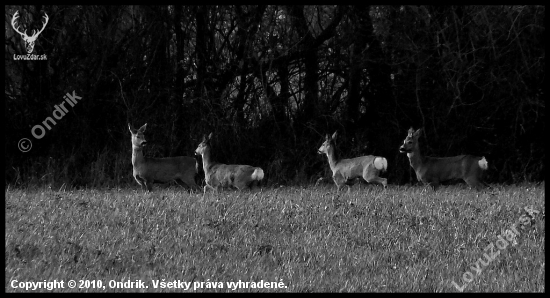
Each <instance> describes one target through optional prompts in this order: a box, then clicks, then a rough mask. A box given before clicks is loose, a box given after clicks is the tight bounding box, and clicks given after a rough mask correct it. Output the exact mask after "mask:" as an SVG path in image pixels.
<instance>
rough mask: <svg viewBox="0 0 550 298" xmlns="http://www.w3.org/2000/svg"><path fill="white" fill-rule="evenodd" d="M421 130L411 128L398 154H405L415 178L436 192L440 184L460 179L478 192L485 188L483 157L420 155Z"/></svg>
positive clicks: (485, 164)
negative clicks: (419, 139) (419, 140)
mask: <svg viewBox="0 0 550 298" xmlns="http://www.w3.org/2000/svg"><path fill="white" fill-rule="evenodd" d="M421 132H422V129H418V130H417V131H414V129H413V128H412V127H411V128H410V129H409V132H408V134H407V137H406V138H405V140H404V141H403V145H402V146H401V147H399V152H401V153H407V156H408V157H409V161H410V163H411V167H412V168H413V169H414V171H415V173H416V178H417V179H418V181H421V182H422V183H424V184H427V185H430V186H431V187H432V189H433V190H436V189H437V187H438V186H439V183H440V182H444V181H448V180H454V179H462V180H464V181H465V182H466V183H467V184H468V185H469V186H470V187H474V188H475V189H476V190H479V189H480V188H481V187H484V186H487V184H485V182H483V179H482V176H483V173H484V172H485V171H486V170H487V169H488V167H489V165H488V163H487V160H486V159H485V157H484V156H482V157H479V156H473V155H458V156H452V157H430V156H422V154H420V145H419V142H418V138H419V137H420V134H421Z"/></svg>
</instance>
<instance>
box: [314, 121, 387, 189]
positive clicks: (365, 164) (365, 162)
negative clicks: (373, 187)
mask: <svg viewBox="0 0 550 298" xmlns="http://www.w3.org/2000/svg"><path fill="white" fill-rule="evenodd" d="M336 137H337V132H335V133H334V134H333V135H332V138H331V137H330V136H329V135H328V134H327V136H326V138H325V142H324V143H323V145H321V147H320V148H319V149H318V151H319V154H326V155H327V157H328V164H329V165H330V169H331V170H332V179H333V180H334V183H335V184H336V187H337V192H340V188H341V187H342V186H343V185H344V184H346V185H347V186H348V193H349V191H350V189H351V185H352V184H353V181H354V180H355V178H358V177H362V178H363V179H365V181H367V182H369V183H372V182H376V183H379V184H382V185H383V186H384V189H386V188H387V187H388V183H387V179H386V178H380V177H378V175H379V174H380V172H385V171H386V170H387V169H388V161H387V160H386V159H385V158H384V157H381V156H373V155H366V156H360V157H355V158H350V159H338V157H337V156H336V152H335V150H336Z"/></svg>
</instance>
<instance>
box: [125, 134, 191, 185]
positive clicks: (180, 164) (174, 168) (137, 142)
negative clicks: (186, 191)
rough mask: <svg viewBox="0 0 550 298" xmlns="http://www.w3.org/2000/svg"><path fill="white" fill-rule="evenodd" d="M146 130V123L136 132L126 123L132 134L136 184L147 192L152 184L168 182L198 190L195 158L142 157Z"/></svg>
mask: <svg viewBox="0 0 550 298" xmlns="http://www.w3.org/2000/svg"><path fill="white" fill-rule="evenodd" d="M146 128H147V123H145V124H144V125H143V126H142V127H140V128H139V129H138V130H135V129H133V128H132V126H131V125H130V123H128V129H130V133H131V134H132V166H133V169H134V170H133V173H134V178H135V179H136V181H137V183H138V184H139V185H140V186H141V187H142V188H145V189H146V190H147V191H152V190H153V187H152V186H153V183H166V182H170V181H176V183H178V184H179V185H181V186H184V187H186V188H190V189H193V190H200V187H199V186H198V185H197V184H196V183H195V175H196V174H197V167H196V160H195V158H193V157H188V156H176V157H166V158H148V157H145V156H144V155H143V147H144V146H145V145H146V144H147V141H146V140H145V136H144V134H143V133H144V132H145V129H146Z"/></svg>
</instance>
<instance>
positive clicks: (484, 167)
mask: <svg viewBox="0 0 550 298" xmlns="http://www.w3.org/2000/svg"><path fill="white" fill-rule="evenodd" d="M477 163H478V164H479V167H480V168H481V169H482V170H487V169H488V168H489V163H488V162H487V160H486V159H485V156H483V157H482V158H481V159H480V160H479V161H478V162H477Z"/></svg>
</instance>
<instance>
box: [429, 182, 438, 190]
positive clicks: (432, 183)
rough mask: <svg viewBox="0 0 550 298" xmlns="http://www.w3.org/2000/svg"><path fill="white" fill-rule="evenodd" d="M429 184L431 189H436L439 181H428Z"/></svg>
mask: <svg viewBox="0 0 550 298" xmlns="http://www.w3.org/2000/svg"><path fill="white" fill-rule="evenodd" d="M428 185H429V186H431V188H432V190H433V191H436V189H437V187H438V186H439V182H436V181H432V182H429V183H428Z"/></svg>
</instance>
